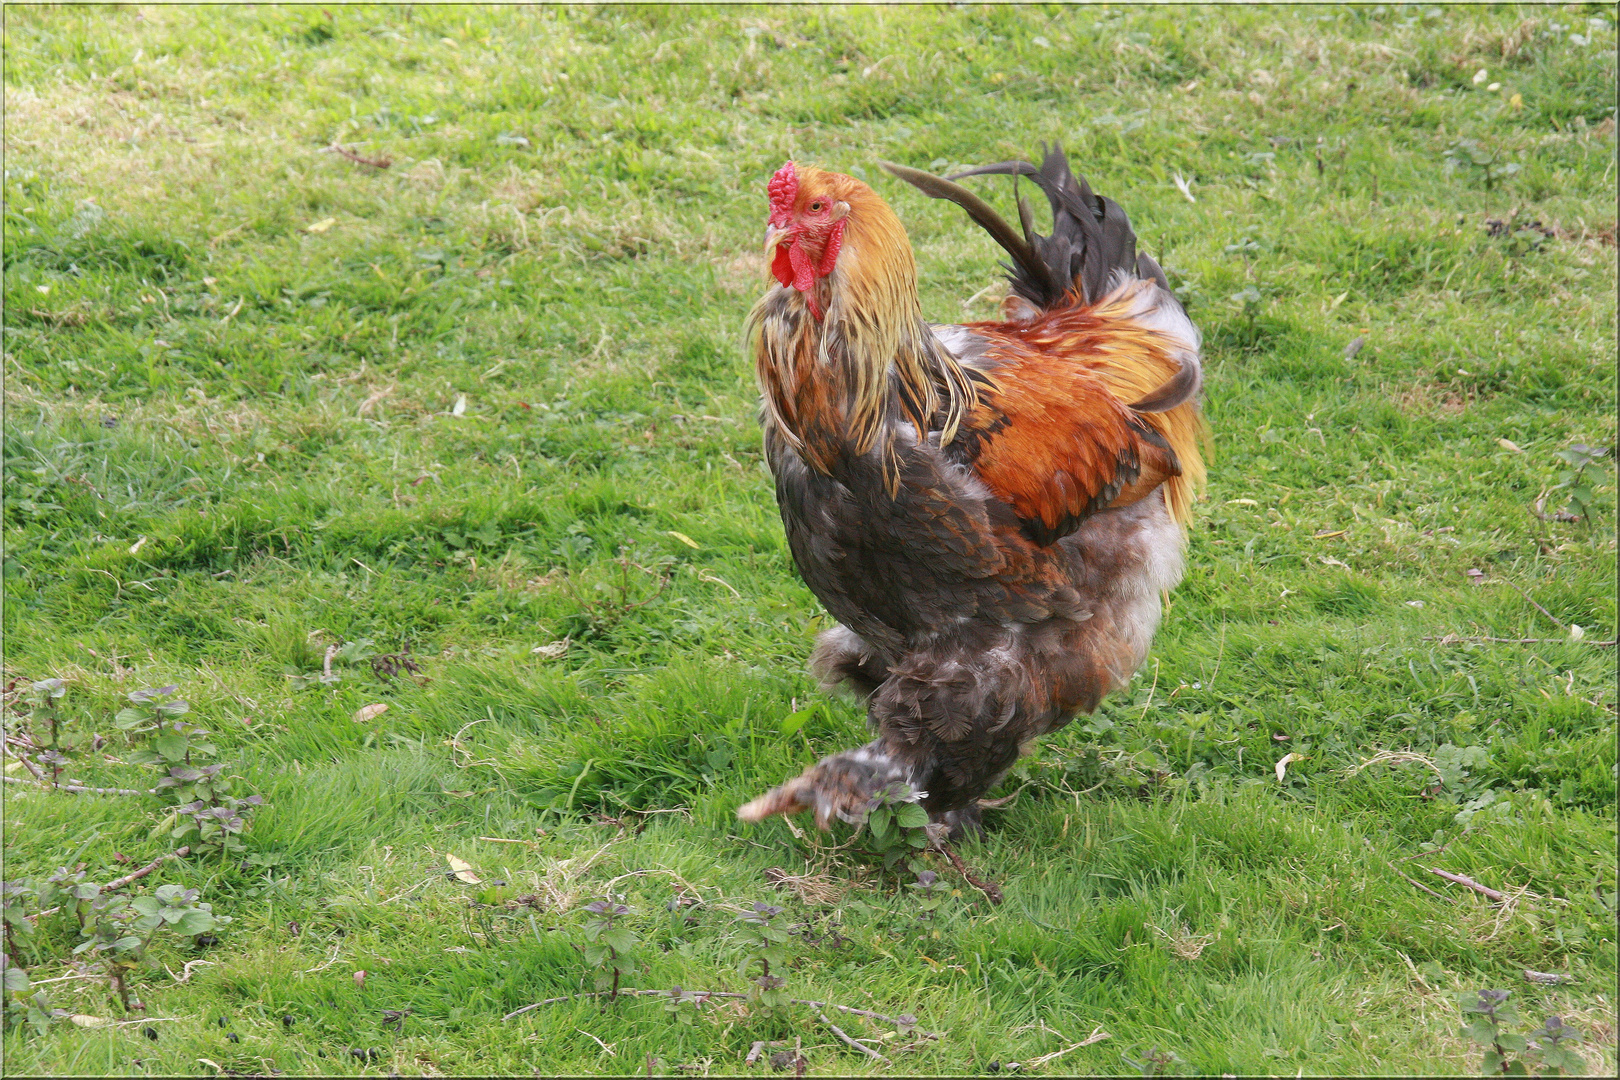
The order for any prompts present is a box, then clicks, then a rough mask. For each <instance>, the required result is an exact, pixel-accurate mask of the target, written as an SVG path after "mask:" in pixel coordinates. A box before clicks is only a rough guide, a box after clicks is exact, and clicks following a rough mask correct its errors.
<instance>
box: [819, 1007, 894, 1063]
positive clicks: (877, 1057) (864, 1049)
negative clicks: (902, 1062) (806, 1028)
mask: <svg viewBox="0 0 1620 1080" xmlns="http://www.w3.org/2000/svg"><path fill="white" fill-rule="evenodd" d="M816 1016H818V1017H819V1018H820V1019H821V1022H822V1023H823V1024H826V1025H827V1026H828V1027H829V1028H831V1029H832V1033H833V1034H834V1035H836V1036H838V1037H839V1039H841V1040H843V1043H844V1045H845V1046H853V1047H854V1048H855V1049H857V1050H859V1051H860V1052H861V1053H863V1054H865V1055H866V1056H867V1057H869V1058H872V1059H873V1060H874V1061H881V1062H884V1063H885V1064H888V1063H889V1059H888V1058H886V1057H884V1056H883V1055H882V1054H880V1053H878V1052H877V1051H876V1050H873V1049H872V1048H871V1047H870V1046H862V1045H861V1044H860V1043H858V1042H856V1041H855V1040H854V1039H852V1038H850V1037H849V1036H848V1035H845V1034H844V1029H843V1028H841V1027H839V1026H838V1025H837V1024H835V1023H833V1022H832V1021H831V1020H829V1019H827V1014H826V1013H824V1012H822V1011H821V1010H820V1009H817V1010H816Z"/></svg>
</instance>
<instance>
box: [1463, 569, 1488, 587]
mask: <svg viewBox="0 0 1620 1080" xmlns="http://www.w3.org/2000/svg"><path fill="white" fill-rule="evenodd" d="M1463 573H1465V574H1467V575H1468V580H1470V581H1472V582H1473V583H1474V584H1475V585H1478V584H1481V583H1482V582H1483V581H1484V580H1485V571H1483V570H1480V569H1479V568H1477V567H1473V566H1470V567H1469V568H1468V569H1467V570H1464V571H1463Z"/></svg>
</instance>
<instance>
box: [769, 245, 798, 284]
mask: <svg viewBox="0 0 1620 1080" xmlns="http://www.w3.org/2000/svg"><path fill="white" fill-rule="evenodd" d="M791 260H792V256H790V255H789V254H788V251H787V246H786V245H784V244H778V245H776V258H774V259H772V260H771V273H772V274H773V275H775V277H776V280H777V281H780V282H781V283H782V284H783V285H789V286H791V285H792V284H793V267H792V265H791Z"/></svg>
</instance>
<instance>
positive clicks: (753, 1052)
mask: <svg viewBox="0 0 1620 1080" xmlns="http://www.w3.org/2000/svg"><path fill="white" fill-rule="evenodd" d="M787 1044H788V1041H787V1040H786V1039H777V1040H776V1041H775V1042H766V1041H765V1040H764V1039H761V1040H760V1041H759V1042H757V1043H755V1044H754V1045H753V1046H751V1047H749V1049H748V1056H747V1057H745V1058H743V1064H744V1065H752V1064H753V1063H754V1062H756V1061H758V1060H759V1059H760V1056H761V1055H762V1054H764V1053H765V1049H766V1047H770V1046H786V1045H787Z"/></svg>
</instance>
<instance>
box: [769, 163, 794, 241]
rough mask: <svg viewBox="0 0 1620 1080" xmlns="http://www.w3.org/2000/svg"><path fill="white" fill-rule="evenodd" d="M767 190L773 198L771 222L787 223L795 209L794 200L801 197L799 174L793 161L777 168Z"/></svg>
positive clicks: (776, 223) (777, 223)
mask: <svg viewBox="0 0 1620 1080" xmlns="http://www.w3.org/2000/svg"><path fill="white" fill-rule="evenodd" d="M765 192H766V194H767V195H769V196H770V199H771V224H773V225H786V224H787V219H788V215H789V214H791V213H792V211H793V200H794V199H797V198H798V197H799V174H798V172H797V171H795V170H794V168H793V162H791V161H790V162H788V163H787V164H785V165H783V166H782V167H781V168H780V169H777V170H776V175H775V176H773V177H771V182H770V183H769V184H766V185H765Z"/></svg>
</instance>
